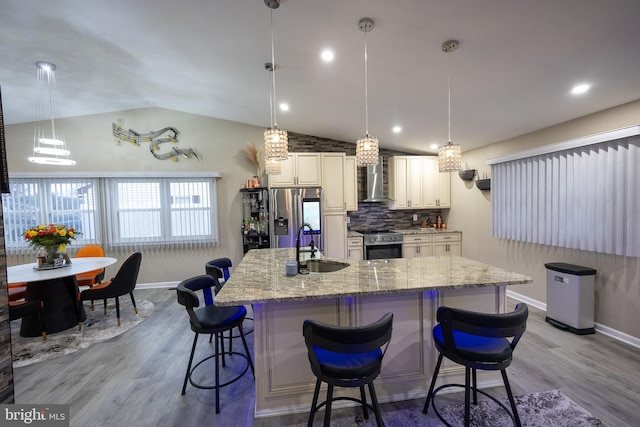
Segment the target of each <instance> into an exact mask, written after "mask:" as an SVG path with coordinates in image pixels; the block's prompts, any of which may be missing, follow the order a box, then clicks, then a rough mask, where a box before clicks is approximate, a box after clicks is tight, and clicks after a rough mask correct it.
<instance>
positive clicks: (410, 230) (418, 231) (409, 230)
mask: <svg viewBox="0 0 640 427" xmlns="http://www.w3.org/2000/svg"><path fill="white" fill-rule="evenodd" d="M393 231H395V232H396V233H402V234H442V233H460V232H461V231H460V230H454V229H452V228H447V229H446V230H443V229H442V228H433V227H427V228H422V227H415V228H403V229H400V230H393Z"/></svg>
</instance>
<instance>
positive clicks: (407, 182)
mask: <svg viewBox="0 0 640 427" xmlns="http://www.w3.org/2000/svg"><path fill="white" fill-rule="evenodd" d="M422 159H423V158H422V156H393V157H390V158H389V198H390V199H391V201H390V202H389V209H422V208H424V203H423V197H424V195H423V188H422V184H423V181H424V179H423V160H422Z"/></svg>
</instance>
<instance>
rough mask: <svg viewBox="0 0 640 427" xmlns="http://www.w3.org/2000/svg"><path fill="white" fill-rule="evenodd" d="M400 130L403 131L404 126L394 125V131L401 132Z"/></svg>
mask: <svg viewBox="0 0 640 427" xmlns="http://www.w3.org/2000/svg"><path fill="white" fill-rule="evenodd" d="M400 132H402V128H401V127H400V126H394V127H393V133H400Z"/></svg>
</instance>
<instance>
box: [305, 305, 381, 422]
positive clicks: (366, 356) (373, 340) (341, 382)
mask: <svg viewBox="0 0 640 427" xmlns="http://www.w3.org/2000/svg"><path fill="white" fill-rule="evenodd" d="M392 323H393V313H387V314H385V315H384V316H382V317H381V318H380V320H378V321H377V322H375V323H372V324H369V325H366V326H355V327H341V326H333V325H328V324H326V323H322V322H317V321H314V320H305V321H304V325H303V327H302V333H303V335H304V340H305V343H306V345H307V350H308V352H309V362H310V363H311V370H312V371H313V374H314V375H315V376H316V378H317V381H316V388H315V391H314V393H313V402H312V403H311V412H310V413H309V422H308V426H309V427H311V426H312V425H313V418H314V416H315V414H316V412H318V410H319V409H321V408H322V407H323V406H325V405H326V408H325V413H324V426H325V427H329V424H330V421H331V403H332V402H333V401H335V400H351V401H354V402H358V403H360V404H361V405H362V411H363V415H364V417H365V418H366V419H368V418H369V413H368V412H367V409H371V410H372V411H373V413H374V414H375V416H376V424H377V425H378V427H381V426H383V425H384V423H383V422H382V417H381V416H380V408H379V406H378V399H377V397H376V391H375V388H374V386H373V380H375V379H376V378H377V377H378V375H379V374H380V369H381V367H382V358H383V357H384V354H385V353H386V351H387V347H388V346H389V341H390V340H391V330H392ZM323 381H324V382H325V383H327V385H328V387H327V400H325V401H324V402H322V403H321V404H319V405H318V395H319V393H320V385H321V383H322V382H323ZM365 385H367V386H368V387H369V394H370V396H371V405H369V404H368V403H367V399H366V396H365V393H364V386H365ZM334 386H338V387H359V388H360V399H355V398H352V397H333V388H334Z"/></svg>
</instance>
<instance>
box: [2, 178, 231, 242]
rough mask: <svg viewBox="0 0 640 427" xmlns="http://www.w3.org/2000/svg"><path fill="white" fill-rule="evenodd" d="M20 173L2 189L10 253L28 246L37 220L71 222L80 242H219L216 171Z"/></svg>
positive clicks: (45, 222)
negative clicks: (75, 174)
mask: <svg viewBox="0 0 640 427" xmlns="http://www.w3.org/2000/svg"><path fill="white" fill-rule="evenodd" d="M216 175H217V174H214V176H207V177H188V178H187V177H160V178H149V177H145V178H122V177H114V178H112V177H102V178H73V177H69V178H19V177H12V179H11V181H10V190H11V193H10V194H3V195H2V197H3V198H2V205H3V215H4V225H5V244H6V248H7V251H8V253H20V252H24V251H26V250H28V245H27V243H26V242H25V240H24V238H23V237H22V234H23V233H24V231H25V230H26V229H28V228H30V227H33V226H34V225H37V224H49V223H57V224H64V225H66V226H68V227H73V228H74V229H75V230H76V231H77V232H78V233H79V234H78V235H77V238H76V241H77V242H78V244H79V245H84V244H88V243H98V244H101V245H103V246H105V247H111V248H114V247H123V248H131V247H139V246H142V245H153V246H154V247H165V248H171V247H178V246H180V247H182V246H185V245H215V244H218V243H219V236H218V218H217V206H216V200H217V195H216V185H215V184H216V179H215V178H216V177H217V176H216Z"/></svg>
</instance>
